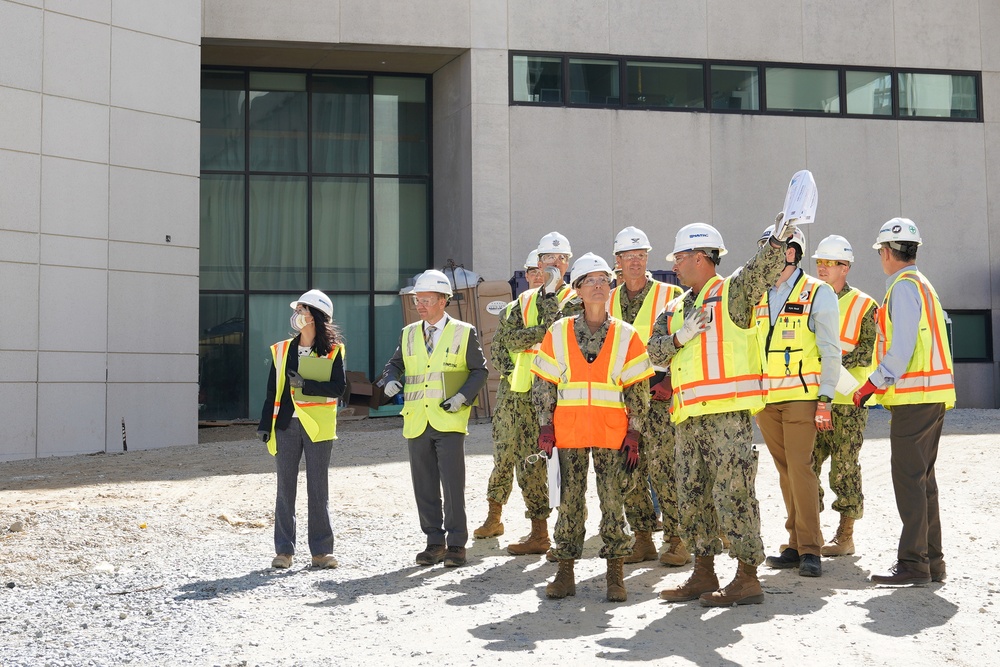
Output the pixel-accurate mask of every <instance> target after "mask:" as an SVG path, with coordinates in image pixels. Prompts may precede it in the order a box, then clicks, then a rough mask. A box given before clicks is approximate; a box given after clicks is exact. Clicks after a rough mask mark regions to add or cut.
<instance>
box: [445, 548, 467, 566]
mask: <svg viewBox="0 0 1000 667" xmlns="http://www.w3.org/2000/svg"><path fill="white" fill-rule="evenodd" d="M459 565H465V547H448V553H446V554H445V556H444V566H445V567H458V566H459Z"/></svg>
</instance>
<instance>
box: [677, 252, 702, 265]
mask: <svg viewBox="0 0 1000 667" xmlns="http://www.w3.org/2000/svg"><path fill="white" fill-rule="evenodd" d="M697 254H698V253H697V252H694V251H691V252H675V253H674V264H680V263H681V262H683V261H684V260H685V259H687V258H688V257H694V256H695V255H697Z"/></svg>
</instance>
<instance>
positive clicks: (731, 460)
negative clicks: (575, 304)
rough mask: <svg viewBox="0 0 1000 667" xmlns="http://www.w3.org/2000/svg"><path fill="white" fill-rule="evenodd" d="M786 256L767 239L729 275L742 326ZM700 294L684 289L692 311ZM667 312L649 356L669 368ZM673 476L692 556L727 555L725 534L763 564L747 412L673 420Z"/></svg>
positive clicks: (749, 322)
mask: <svg viewBox="0 0 1000 667" xmlns="http://www.w3.org/2000/svg"><path fill="white" fill-rule="evenodd" d="M784 262H785V251H784V248H783V247H782V248H775V247H774V246H772V245H771V244H770V243H766V244H764V246H763V247H761V248H760V249H759V250H758V251H757V254H756V255H754V256H753V257H752V258H751V259H750V260H749V261H748V262H747V263H746V264H745V265H743V267H742V268H741V269H740V270H738V271H736V272H735V273H734V274H733V275H732V276H730V277H729V278H727V280H729V281H731V282H730V287H729V303H728V308H729V315H730V317H731V318H732V320H733V322H734V323H735V324H736V325H737V326H739V327H742V328H744V329H747V328H750V327H751V326H754V307H755V306H756V305H757V302H758V301H760V298H761V296H762V295H763V294H764V293H765V292H766V291H767V289H768V287H769V286H771V285H773V284H774V283H775V281H777V279H778V275H779V274H780V273H781V269H782V268H783V266H784ZM697 297H698V295H697V294H694V293H693V292H692V291H688V292H687V293H686V294H685V295H684V306H683V307H684V310H685V312H691V311H692V310H693V309H694V303H695V299H697ZM665 313H666V311H664V313H661V314H660V317H658V318H657V320H656V324H655V325H654V327H653V335H652V337H651V338H650V340H649V344H648V345H647V350H648V351H649V358H650V360H651V361H652V362H653V363H654V364H657V365H658V366H667V365H668V364H669V363H670V360H671V359H672V358H673V356H674V354H676V353H677V350H678V348H677V347H675V346H674V341H673V336H672V335H670V334H669V333H668V327H667V317H666V314H665ZM674 429H675V432H676V445H675V448H674V457H675V458H674V475H675V479H676V480H677V504H678V508H679V514H680V527H681V537H682V538H683V539H684V541H685V542H686V543H687V544H688V545H690V546H691V548H693V549H694V554H695V556H714V555H716V554H720V553H722V540H721V539H719V535H720V530H719V528H720V526H719V524H720V523H721V534H722V535H724V536H725V537H726V538H727V539H728V540H729V541H730V543H731V544H730V547H729V554H730V555H731V556H734V557H735V558H738V559H739V560H741V561H743V562H745V563H747V564H749V565H753V566H757V565H760V564H761V563H763V562H764V543H763V542H762V541H761V537H760V507H759V505H758V503H757V495H756V491H755V489H754V483H755V480H756V477H757V452H756V450H755V449H754V448H753V446H752V441H753V429H752V427H751V425H750V413H749V411H747V410H740V411H735V412H724V413H721V414H714V415H698V416H694V417H691V418H689V419H686V420H684V421H683V422H681V423H679V424H675V425H674Z"/></svg>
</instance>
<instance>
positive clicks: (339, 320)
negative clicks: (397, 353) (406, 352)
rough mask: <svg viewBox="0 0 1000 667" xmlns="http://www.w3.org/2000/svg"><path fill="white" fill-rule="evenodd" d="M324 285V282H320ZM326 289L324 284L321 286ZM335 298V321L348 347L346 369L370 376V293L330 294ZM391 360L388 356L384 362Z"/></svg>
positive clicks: (345, 360)
mask: <svg viewBox="0 0 1000 667" xmlns="http://www.w3.org/2000/svg"><path fill="white" fill-rule="evenodd" d="M320 285H322V283H320ZM319 289H322V290H323V291H326V289H324V288H323V287H322V286H320V287H319ZM330 298H331V299H332V300H333V323H334V324H335V325H336V326H337V328H339V329H340V334H341V336H342V337H343V339H344V345H345V346H346V347H347V354H346V356H345V357H344V362H345V369H346V370H349V371H360V372H361V373H364V374H365V376H366V377H367V376H368V363H369V362H368V357H369V349H368V338H369V336H368V334H369V331H368V295H367V294H330ZM388 360H389V357H386V358H385V359H384V360H383V363H385V362H386V361H388Z"/></svg>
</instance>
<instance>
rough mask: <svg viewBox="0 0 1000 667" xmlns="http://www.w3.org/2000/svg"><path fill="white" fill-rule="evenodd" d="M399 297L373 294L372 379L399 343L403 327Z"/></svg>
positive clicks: (380, 370)
mask: <svg viewBox="0 0 1000 667" xmlns="http://www.w3.org/2000/svg"><path fill="white" fill-rule="evenodd" d="M400 298H402V297H399V296H396V295H395V294H376V295H375V351H374V352H375V353H374V354H373V355H372V357H373V358H374V360H375V362H374V365H375V368H374V369H372V375H371V377H372V379H375V378H377V377H378V376H379V375H381V373H382V369H383V368H384V367H385V362H387V361H389V359H390V358H391V357H392V355H393V353H394V352H395V351H396V347H397V346H398V345H399V339H400V333H401V331H402V329H403V308H402V306H401V305H400V303H399V300H400ZM406 298H409V296H407V297H406Z"/></svg>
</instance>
